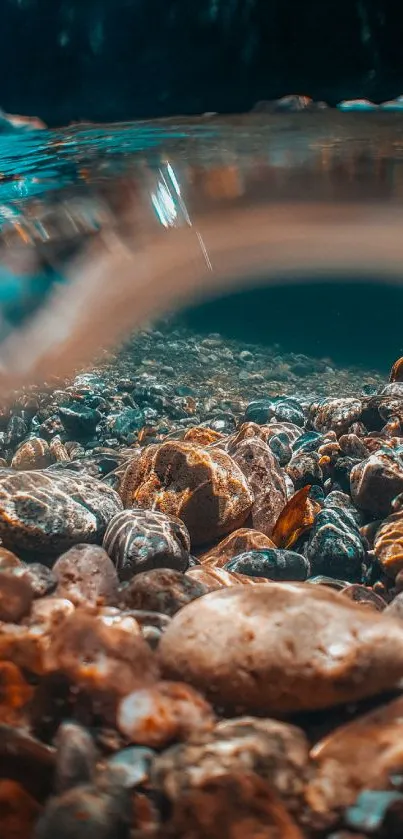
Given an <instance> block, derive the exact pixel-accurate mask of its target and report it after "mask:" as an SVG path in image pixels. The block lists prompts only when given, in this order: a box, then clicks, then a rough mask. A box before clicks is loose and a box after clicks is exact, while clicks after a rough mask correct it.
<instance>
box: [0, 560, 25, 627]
mask: <svg viewBox="0 0 403 839" xmlns="http://www.w3.org/2000/svg"><path fill="white" fill-rule="evenodd" d="M17 570H19V569H17ZM32 600H33V596H32V590H31V586H30V585H29V583H28V582H27V581H26V580H25V579H24V577H23V576H21V577H18V576H16V574H14V573H13V571H12V569H11V570H10V571H0V621H5V622H9V623H19V621H20V620H21V619H22V618H24V617H25V616H26V615H28V614H29V612H30V609H31V605H32Z"/></svg>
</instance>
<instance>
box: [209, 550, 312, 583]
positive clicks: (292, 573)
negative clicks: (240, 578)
mask: <svg viewBox="0 0 403 839" xmlns="http://www.w3.org/2000/svg"><path fill="white" fill-rule="evenodd" d="M224 569H225V571H234V572H235V573H236V574H248V575H249V576H250V577H264V578H265V579H267V580H278V581H279V580H299V581H302V582H303V581H304V580H306V578H307V577H308V576H309V574H310V565H309V561H308V560H307V559H306V558H305V557H304V556H301V554H298V553H294V552H293V551H285V550H282V549H281V548H277V549H273V550H264V551H247V552H246V553H241V554H238V556H235V557H233V559H231V560H229V562H227V563H226V565H224Z"/></svg>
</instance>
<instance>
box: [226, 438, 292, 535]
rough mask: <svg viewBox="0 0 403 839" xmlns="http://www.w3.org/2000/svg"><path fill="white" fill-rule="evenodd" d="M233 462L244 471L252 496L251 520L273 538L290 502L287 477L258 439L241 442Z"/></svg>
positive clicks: (271, 453) (269, 451)
mask: <svg viewBox="0 0 403 839" xmlns="http://www.w3.org/2000/svg"><path fill="white" fill-rule="evenodd" d="M232 458H233V460H234V462H235V463H236V464H237V466H238V467H239V468H240V469H241V471H242V473H243V474H244V475H245V478H246V480H247V483H248V487H249V488H250V490H251V492H252V494H253V498H254V501H253V505H252V508H251V510H250V518H251V523H252V525H253V527H254V528H255V529H256V530H259V531H260V532H261V533H264V534H265V536H271V534H272V532H273V528H274V525H275V523H276V521H277V518H278V516H279V515H280V513H281V511H282V509H283V507H284V505H285V504H286V502H287V489H286V484H285V480H284V475H283V472H282V470H281V467H280V466H279V463H278V461H277V458H276V457H275V455H274V454H273V452H272V451H271V450H270V448H269V446H268V445H267V443H265V442H264V441H263V440H260V439H259V438H258V437H252V438H249V439H245V440H242V441H241V442H240V443H238V444H237V445H236V446H234V447H233V452H232Z"/></svg>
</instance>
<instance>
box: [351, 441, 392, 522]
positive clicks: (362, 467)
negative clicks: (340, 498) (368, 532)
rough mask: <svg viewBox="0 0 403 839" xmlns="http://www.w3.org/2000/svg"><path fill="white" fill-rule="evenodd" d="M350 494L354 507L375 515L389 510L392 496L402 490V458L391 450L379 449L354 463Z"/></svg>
mask: <svg viewBox="0 0 403 839" xmlns="http://www.w3.org/2000/svg"><path fill="white" fill-rule="evenodd" d="M350 488H351V497H352V499H353V501H354V503H355V504H356V505H357V507H358V508H359V509H361V510H365V512H367V513H371V514H373V515H374V516H385V515H387V514H388V513H389V512H391V504H392V500H393V499H394V498H395V496H397V495H398V494H399V493H400V492H402V491H403V461H402V460H401V459H400V457H399V456H398V455H396V454H395V453H394V452H392V451H388V452H387V451H379V452H375V453H374V454H371V455H370V456H369V457H367V458H366V459H365V460H362V461H361V462H360V463H357V464H356V465H355V466H353V468H352V470H351V473H350Z"/></svg>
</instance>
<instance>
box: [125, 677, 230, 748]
mask: <svg viewBox="0 0 403 839" xmlns="http://www.w3.org/2000/svg"><path fill="white" fill-rule="evenodd" d="M213 722H214V714H213V711H212V708H211V706H210V705H209V703H207V702H206V701H205V699H203V697H202V696H201V695H200V694H199V693H198V692H197V691H196V690H194V689H193V688H192V687H190V686H189V685H185V684H182V683H180V682H163V681H161V682H158V683H157V684H156V685H153V686H152V687H149V688H143V689H142V690H136V691H133V692H132V693H129V694H128V696H125V697H124V699H122V700H121V702H120V703H119V707H118V711H117V724H118V727H119V729H120V731H121V732H122V733H123V734H124V735H125V737H126V738H127V740H128V741H129V742H131V743H137V744H138V745H140V746H150V747H152V748H162V747H164V746H166V745H167V744H169V743H171V742H172V741H174V740H182V739H187V738H188V737H190V736H192V737H193V736H197V734H199V733H200V732H203V731H206V730H208V729H210V728H211V727H212V725H213Z"/></svg>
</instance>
